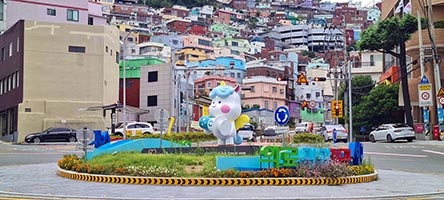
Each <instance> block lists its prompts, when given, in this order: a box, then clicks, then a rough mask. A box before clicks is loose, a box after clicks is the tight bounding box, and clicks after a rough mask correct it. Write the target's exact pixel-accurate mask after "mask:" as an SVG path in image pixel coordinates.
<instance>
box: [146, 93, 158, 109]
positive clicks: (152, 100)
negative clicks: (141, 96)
mask: <svg viewBox="0 0 444 200" xmlns="http://www.w3.org/2000/svg"><path fill="white" fill-rule="evenodd" d="M147 98H148V99H147V101H148V103H147V106H148V107H151V106H157V96H155V95H153V96H148V97H147Z"/></svg>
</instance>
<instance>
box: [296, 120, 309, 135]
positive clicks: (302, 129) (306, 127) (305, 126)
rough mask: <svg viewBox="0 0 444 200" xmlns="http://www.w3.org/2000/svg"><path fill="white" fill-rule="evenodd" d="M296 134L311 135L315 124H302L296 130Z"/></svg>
mask: <svg viewBox="0 0 444 200" xmlns="http://www.w3.org/2000/svg"><path fill="white" fill-rule="evenodd" d="M294 131H295V132H296V133H310V132H312V131H313V123H311V122H301V123H299V124H298V125H297V126H296V128H295V129H294Z"/></svg>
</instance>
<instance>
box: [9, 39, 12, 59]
mask: <svg viewBox="0 0 444 200" xmlns="http://www.w3.org/2000/svg"><path fill="white" fill-rule="evenodd" d="M11 56H12V42H11V43H9V57H11Z"/></svg>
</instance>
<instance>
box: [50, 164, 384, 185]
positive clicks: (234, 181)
mask: <svg viewBox="0 0 444 200" xmlns="http://www.w3.org/2000/svg"><path fill="white" fill-rule="evenodd" d="M57 175H59V176H61V177H64V178H68V179H74V180H81V181H93V182H105V183H123V184H144V185H181V186H187V185H190V186H196V185H202V186H212V185H217V186H224V185H225V186H243V185H244V186H252V185H256V186H259V185H264V186H265V185H267V186H271V185H274V186H279V185H282V186H284V185H341V184H355V183H366V182H372V181H376V180H377V179H378V173H377V172H375V173H373V174H367V175H362V176H349V177H340V178H299V177H298V178H292V177H277V178H183V177H141V176H117V175H100V174H87V173H77V172H73V171H69V170H64V169H61V168H60V167H57Z"/></svg>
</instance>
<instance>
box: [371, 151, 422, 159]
mask: <svg viewBox="0 0 444 200" xmlns="http://www.w3.org/2000/svg"><path fill="white" fill-rule="evenodd" d="M364 154H369V155H382V156H403V157H415V158H427V156H425V155H415V154H400V153H382V152H364Z"/></svg>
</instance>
